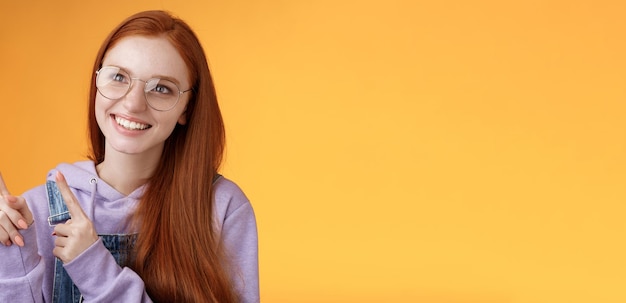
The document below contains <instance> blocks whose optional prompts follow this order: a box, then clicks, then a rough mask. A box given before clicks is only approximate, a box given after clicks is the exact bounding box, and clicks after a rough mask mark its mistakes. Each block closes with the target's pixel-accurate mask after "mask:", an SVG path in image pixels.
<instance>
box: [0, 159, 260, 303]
mask: <svg viewBox="0 0 626 303" xmlns="http://www.w3.org/2000/svg"><path fill="white" fill-rule="evenodd" d="M57 170H58V171H60V172H61V173H63V175H64V176H65V178H66V180H67V183H68V184H69V186H70V188H71V189H72V192H73V193H74V195H75V196H76V198H77V199H78V201H79V202H80V205H81V207H82V208H83V210H84V211H85V213H86V214H87V216H88V217H89V219H91V220H92V221H93V224H94V227H95V229H96V231H97V232H98V234H127V233H132V232H133V231H132V230H130V227H129V224H128V222H127V221H128V220H126V219H127V218H128V216H129V214H131V213H132V212H133V210H134V208H135V206H136V205H137V202H138V199H139V198H141V196H142V193H143V189H144V187H140V188H138V189H137V190H135V191H134V192H133V193H131V194H130V195H128V196H124V195H123V194H121V193H119V192H118V191H117V190H115V189H114V188H112V187H111V186H109V185H108V184H106V183H105V182H104V181H103V180H101V179H100V178H98V174H97V173H96V169H95V166H94V163H93V162H91V161H82V162H77V163H74V164H60V165H59V166H57V168H56V169H53V170H51V171H50V172H49V173H48V177H47V179H48V180H54V175H55V173H56V171H57ZM23 197H24V198H25V199H26V201H27V202H28V205H29V207H30V210H31V211H32V213H33V216H34V218H35V223H34V224H33V225H32V226H30V227H29V228H28V229H27V230H23V231H21V233H22V236H23V237H24V243H25V246H24V247H19V246H17V245H15V244H13V245H11V246H10V247H6V246H3V245H0V302H51V301H52V299H51V297H52V287H53V285H52V282H53V276H54V260H55V257H54V255H52V249H53V248H54V238H55V237H54V236H52V231H53V227H51V226H49V225H48V221H47V219H48V216H49V209H48V198H47V193H46V188H45V185H42V186H38V187H35V188H33V189H31V190H29V191H27V192H26V193H24V195H23ZM94 218H95V219H94ZM215 219H216V220H217V222H218V228H220V231H219V236H220V237H221V239H222V240H223V241H224V243H225V244H226V245H227V246H226V247H227V249H228V252H229V254H230V255H231V256H232V257H233V262H234V263H233V265H235V266H234V267H235V270H236V272H234V273H232V276H233V277H234V279H235V281H234V283H235V287H236V291H237V293H239V295H240V297H241V299H242V302H259V301H260V299H259V270H258V244H257V241H258V239H257V228H256V219H255V215H254V211H253V209H252V206H251V204H250V202H249V201H248V199H247V198H246V196H245V194H244V193H243V192H242V191H241V189H240V188H239V187H238V186H237V185H236V184H235V183H233V182H232V181H230V180H228V179H226V178H224V177H221V178H220V179H218V180H217V181H216V183H215ZM64 267H65V270H66V271H67V273H68V274H69V275H70V277H71V278H72V280H73V281H74V284H76V286H77V287H78V289H79V290H80V292H81V294H82V295H83V296H84V298H85V301H87V302H92V301H94V302H113V301H115V302H151V300H150V298H149V297H148V295H147V294H146V290H145V287H144V283H143V281H142V280H141V278H140V277H139V276H138V275H137V274H136V273H135V272H133V271H132V270H131V269H129V268H127V267H124V268H121V267H120V266H118V265H117V263H116V262H115V259H114V258H113V256H111V254H110V253H109V251H108V250H107V249H106V248H105V247H104V245H103V244H102V241H101V240H98V241H96V242H95V243H94V244H93V245H91V246H90V247H89V248H88V249H87V250H85V251H84V252H83V253H82V254H80V255H79V256H78V257H76V258H75V259H74V260H72V261H71V262H69V263H67V264H65V265H64Z"/></svg>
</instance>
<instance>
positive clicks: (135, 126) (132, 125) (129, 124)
mask: <svg viewBox="0 0 626 303" xmlns="http://www.w3.org/2000/svg"><path fill="white" fill-rule="evenodd" d="M115 122H117V124H118V125H119V126H121V127H123V128H125V129H128V130H144V129H148V128H150V127H152V125H150V124H143V123H139V122H135V121H129V120H126V119H124V118H121V117H118V116H115Z"/></svg>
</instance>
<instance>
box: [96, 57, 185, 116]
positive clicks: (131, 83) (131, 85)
mask: <svg viewBox="0 0 626 303" xmlns="http://www.w3.org/2000/svg"><path fill="white" fill-rule="evenodd" d="M105 68H115V69H118V70H119V71H122V72H124V73H125V74H127V75H128V79H130V81H129V83H128V89H127V90H126V92H125V93H124V94H123V95H122V96H121V97H119V98H110V97H107V96H105V95H104V94H103V93H102V92H101V91H100V87H99V86H98V77H99V76H100V71H101V70H103V69H105ZM95 80H96V89H97V90H98V93H99V94H100V95H101V96H102V97H105V98H107V99H109V100H119V99H122V98H124V97H126V95H128V93H129V92H130V90H131V89H132V88H133V81H135V80H138V81H141V82H143V83H144V88H143V97H144V99H145V100H146V104H148V106H149V107H150V108H152V109H154V110H156V111H160V112H166V111H169V110H172V109H173V108H174V107H176V104H178V101H180V96H181V95H182V94H184V93H186V92H189V91H192V90H193V87H191V88H189V89H187V90H180V88H179V87H178V85H176V83H174V82H173V81H171V80H168V79H161V78H150V79H148V80H143V79H141V78H134V77H131V76H130V73H129V72H128V71H126V70H125V69H123V68H121V67H117V66H111V65H107V66H103V67H101V68H100V69H99V70H97V71H96V79H95ZM151 80H167V81H169V82H172V84H174V86H176V89H177V90H178V95H177V98H176V102H174V104H172V106H171V107H169V108H167V109H158V108H155V107H154V106H153V105H152V104H150V101H148V95H147V94H148V91H146V88H147V85H148V82H151Z"/></svg>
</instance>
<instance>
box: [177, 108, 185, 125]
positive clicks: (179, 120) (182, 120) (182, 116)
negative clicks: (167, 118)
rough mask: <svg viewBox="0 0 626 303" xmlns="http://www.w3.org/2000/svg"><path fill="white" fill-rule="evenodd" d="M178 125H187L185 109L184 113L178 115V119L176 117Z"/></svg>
mask: <svg viewBox="0 0 626 303" xmlns="http://www.w3.org/2000/svg"><path fill="white" fill-rule="evenodd" d="M178 124H180V125H185V124H187V109H186V108H185V111H183V113H182V114H180V117H178Z"/></svg>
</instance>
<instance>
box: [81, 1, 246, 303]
mask: <svg viewBox="0 0 626 303" xmlns="http://www.w3.org/2000/svg"><path fill="white" fill-rule="evenodd" d="M133 35H142V36H159V37H165V38H166V39H168V41H169V42H170V43H171V44H172V45H173V46H174V47H175V48H176V49H177V50H178V52H179V53H180V55H181V56H182V57H183V59H184V61H185V64H186V66H187V69H188V71H189V79H190V81H191V83H192V84H193V91H192V92H190V93H191V96H190V99H189V103H188V105H187V111H186V112H187V123H186V125H177V126H176V127H175V129H174V131H173V132H172V134H171V135H170V137H169V138H168V139H167V140H166V141H165V146H164V150H163V154H162V156H161V161H160V164H159V166H158V168H157V170H156V172H155V173H154V175H153V176H152V178H151V179H150V181H149V182H148V186H147V187H146V190H145V192H144V195H143V197H142V198H141V201H140V202H139V205H138V208H137V211H136V213H135V214H134V215H133V216H132V220H133V223H136V225H137V226H138V227H137V228H138V232H139V235H138V239H137V243H136V245H135V258H134V261H133V263H132V264H131V265H130V267H131V268H133V270H135V271H136V272H137V273H138V274H139V276H141V278H142V279H143V281H144V282H145V285H146V290H147V292H148V294H149V295H150V297H151V299H152V300H154V301H161V302H234V301H237V298H236V295H235V293H234V291H233V287H232V283H231V280H230V277H229V275H228V272H229V270H228V262H227V259H226V257H225V253H224V251H223V250H222V249H223V248H222V245H219V236H218V235H217V230H216V224H217V223H216V222H215V221H214V220H213V216H212V214H213V199H212V197H213V191H214V189H213V186H212V180H213V178H214V176H215V174H216V173H217V171H218V169H219V167H220V165H221V161H222V155H223V152H224V145H225V135H224V124H223V121H222V116H221V113H220V109H219V107H218V103H217V97H216V94H215V88H214V85H213V80H212V78H211V74H210V72H209V67H208V63H207V59H206V57H205V54H204V50H203V48H202V46H201V44H200V42H199V40H198V38H197V36H196V35H195V33H194V32H193V30H192V29H191V28H190V27H189V26H188V25H187V24H186V23H185V22H184V21H182V20H180V19H178V18H176V17H174V16H172V15H171V14H169V13H167V12H163V11H145V12H140V13H137V14H135V15H133V16H131V17H129V18H127V19H126V20H124V21H123V22H122V23H121V24H120V25H118V26H117V27H116V28H115V29H114V30H113V31H112V32H111V33H110V34H109V36H108V37H107V38H106V39H105V40H104V42H103V44H102V46H101V48H100V50H99V51H98V54H97V57H96V60H95V63H94V66H93V74H92V80H91V90H90V95H89V122H88V123H89V125H88V126H89V136H90V141H91V150H90V152H91V154H90V158H91V160H93V161H94V162H95V163H96V164H99V163H101V162H102V161H103V160H104V146H105V138H104V135H103V134H102V131H100V128H99V127H98V124H97V122H96V118H95V98H96V94H97V90H96V85H95V73H96V71H97V70H98V69H100V67H101V64H102V60H103V57H104V55H105V54H106V52H107V50H108V49H109V48H111V47H112V46H113V45H115V43H117V42H118V41H119V40H120V39H122V38H124V37H128V36H133Z"/></svg>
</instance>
